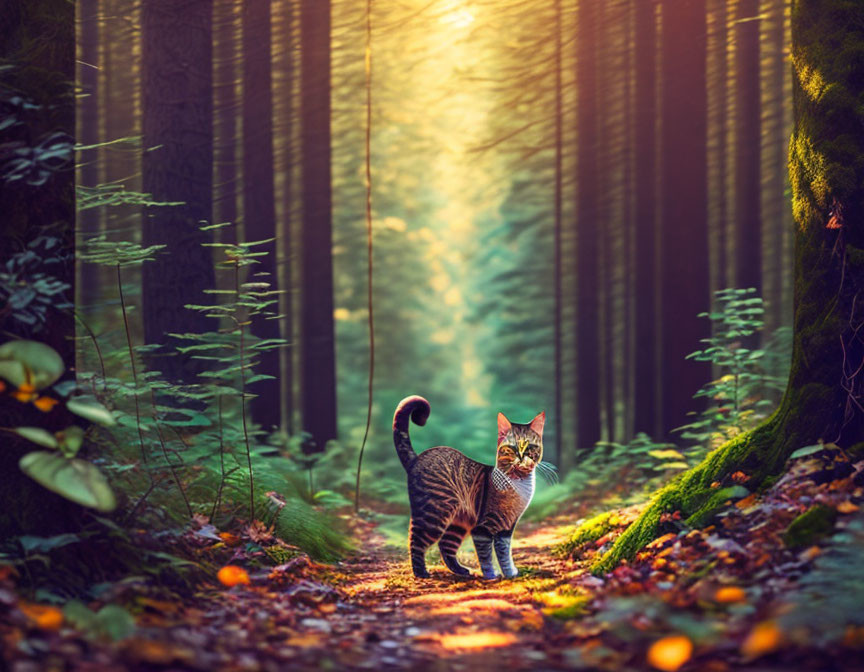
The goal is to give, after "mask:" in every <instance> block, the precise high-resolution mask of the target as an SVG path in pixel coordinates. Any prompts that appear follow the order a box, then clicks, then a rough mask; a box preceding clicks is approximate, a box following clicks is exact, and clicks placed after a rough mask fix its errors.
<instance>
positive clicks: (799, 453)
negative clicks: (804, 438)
mask: <svg viewBox="0 0 864 672" xmlns="http://www.w3.org/2000/svg"><path fill="white" fill-rule="evenodd" d="M825 447H826V446H825V444H824V443H817V444H815V445H812V446H804V447H803V448H799V449H798V450H796V451H795V452H793V453H792V454H791V455H790V456H789V459H790V460H797V459H798V458H799V457H807V456H808V455H813V454H815V453H819V452H821V451H823V450H825Z"/></svg>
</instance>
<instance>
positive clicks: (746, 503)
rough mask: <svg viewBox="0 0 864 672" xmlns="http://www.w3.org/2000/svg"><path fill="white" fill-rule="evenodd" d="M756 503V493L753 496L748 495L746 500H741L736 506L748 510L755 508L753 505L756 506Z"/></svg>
mask: <svg viewBox="0 0 864 672" xmlns="http://www.w3.org/2000/svg"><path fill="white" fill-rule="evenodd" d="M755 502H756V493H755V492H754V493H753V494H751V495H747V496H746V497H745V498H744V499H739V500H738V501H737V502H735V506H737V507H738V508H739V509H747V508H749V507H751V506H753V504H755Z"/></svg>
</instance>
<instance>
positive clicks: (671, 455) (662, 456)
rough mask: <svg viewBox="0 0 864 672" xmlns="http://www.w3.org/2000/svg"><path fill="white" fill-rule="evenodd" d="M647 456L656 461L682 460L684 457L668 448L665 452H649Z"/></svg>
mask: <svg viewBox="0 0 864 672" xmlns="http://www.w3.org/2000/svg"><path fill="white" fill-rule="evenodd" d="M648 454H649V455H650V456H651V457H653V458H655V459H658V460H683V459H684V456H683V455H682V454H681V453H679V452H678V451H677V450H674V449H672V448H668V449H666V450H649V451H648Z"/></svg>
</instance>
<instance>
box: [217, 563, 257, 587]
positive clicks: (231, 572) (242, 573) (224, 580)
mask: <svg viewBox="0 0 864 672" xmlns="http://www.w3.org/2000/svg"><path fill="white" fill-rule="evenodd" d="M216 578H217V579H219V583H221V584H222V585H223V586H228V587H229V588H233V587H234V586H238V585H244V586H248V585H249V583H250V581H249V574H248V573H247V572H246V570H245V569H243V568H242V567H237V566H236V565H225V566H224V567H223V568H222V569H220V570H219V573H218V574H216Z"/></svg>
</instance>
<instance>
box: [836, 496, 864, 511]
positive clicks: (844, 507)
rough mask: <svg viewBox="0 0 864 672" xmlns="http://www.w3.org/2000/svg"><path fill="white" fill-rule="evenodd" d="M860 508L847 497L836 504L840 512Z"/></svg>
mask: <svg viewBox="0 0 864 672" xmlns="http://www.w3.org/2000/svg"><path fill="white" fill-rule="evenodd" d="M860 508H861V507H860V506H858V505H857V504H853V503H852V502H850V501H849V500H848V499H847V500H846V501H845V502H840V503H839V504H838V505H837V510H838V511H839V512H840V513H855V512H856V511H857V510H858V509H860Z"/></svg>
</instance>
